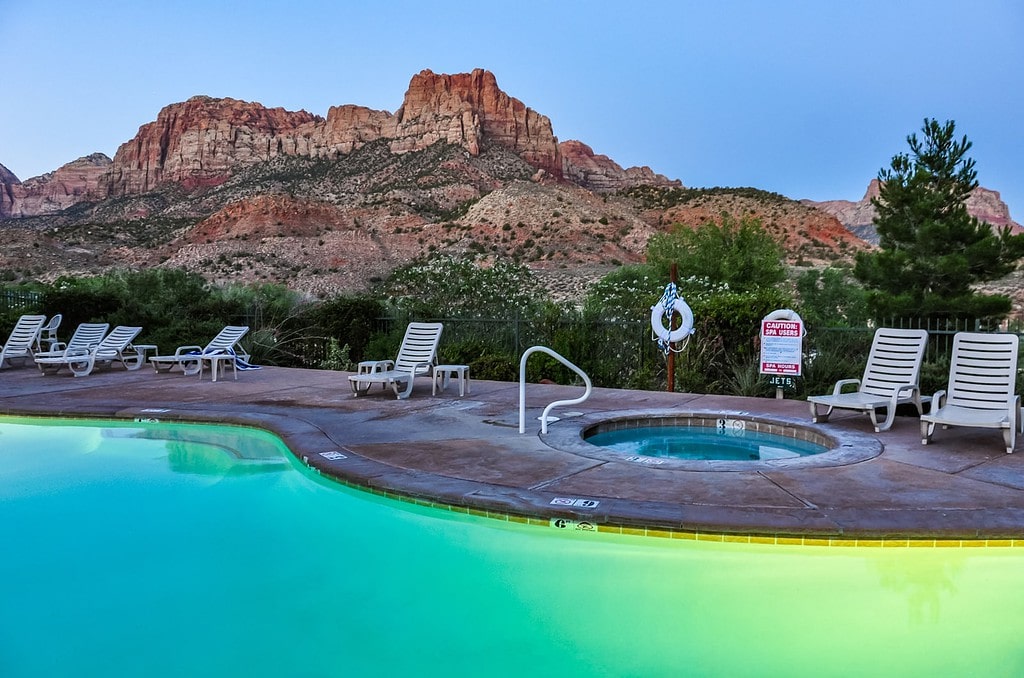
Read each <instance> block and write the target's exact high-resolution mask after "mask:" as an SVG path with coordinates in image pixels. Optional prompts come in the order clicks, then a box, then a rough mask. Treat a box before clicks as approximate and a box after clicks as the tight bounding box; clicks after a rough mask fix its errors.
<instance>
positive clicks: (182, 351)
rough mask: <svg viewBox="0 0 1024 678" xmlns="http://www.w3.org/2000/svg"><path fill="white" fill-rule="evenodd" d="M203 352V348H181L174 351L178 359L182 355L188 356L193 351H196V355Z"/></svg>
mask: <svg viewBox="0 0 1024 678" xmlns="http://www.w3.org/2000/svg"><path fill="white" fill-rule="evenodd" d="M202 350H203V347H202V346H179V347H178V348H176V349H175V350H174V357H175V358H177V357H178V356H181V355H187V354H189V353H192V352H193V351H195V352H196V353H199V352H201V351H202Z"/></svg>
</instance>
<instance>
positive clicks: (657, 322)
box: [651, 297, 693, 343]
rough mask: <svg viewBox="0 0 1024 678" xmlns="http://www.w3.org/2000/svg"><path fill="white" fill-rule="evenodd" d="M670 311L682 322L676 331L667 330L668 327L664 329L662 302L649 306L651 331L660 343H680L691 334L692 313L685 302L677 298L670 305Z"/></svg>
mask: <svg viewBox="0 0 1024 678" xmlns="http://www.w3.org/2000/svg"><path fill="white" fill-rule="evenodd" d="M672 310H673V311H675V312H676V313H678V314H679V317H680V318H682V322H681V323H680V324H679V327H677V328H676V329H674V330H669V328H668V327H665V307H664V306H663V305H662V302H660V301H659V302H658V303H656V304H655V305H654V306H651V329H652V330H653V331H654V334H655V336H657V337H658V339H659V340H660V341H662V342H673V343H674V342H677V341H682V340H683V339H685V338H686V337H688V336H690V335H691V334H693V311H691V310H690V307H689V306H688V305H687V304H686V302H685V301H683V300H682V299H679V298H678V297H677V298H676V300H675V302H674V303H673V304H672Z"/></svg>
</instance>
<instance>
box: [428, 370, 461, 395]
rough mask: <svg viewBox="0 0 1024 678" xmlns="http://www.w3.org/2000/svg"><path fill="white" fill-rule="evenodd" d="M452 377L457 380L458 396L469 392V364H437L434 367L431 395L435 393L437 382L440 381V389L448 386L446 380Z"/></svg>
mask: <svg viewBox="0 0 1024 678" xmlns="http://www.w3.org/2000/svg"><path fill="white" fill-rule="evenodd" d="M452 377H455V378H456V379H458V381H459V395H460V396H464V395H466V394H467V393H469V365H438V366H437V367H435V368H434V377H433V382H434V383H433V386H432V387H431V395H437V387H438V382H440V385H441V390H442V391H443V390H445V389H446V388H448V382H449V381H451V379H452Z"/></svg>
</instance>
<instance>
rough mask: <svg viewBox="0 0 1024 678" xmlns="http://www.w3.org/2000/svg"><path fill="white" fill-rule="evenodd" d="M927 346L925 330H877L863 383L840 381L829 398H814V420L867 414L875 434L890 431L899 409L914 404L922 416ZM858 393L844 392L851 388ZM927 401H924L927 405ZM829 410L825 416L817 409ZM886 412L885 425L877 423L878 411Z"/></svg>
mask: <svg viewBox="0 0 1024 678" xmlns="http://www.w3.org/2000/svg"><path fill="white" fill-rule="evenodd" d="M927 344H928V332H927V331H926V330H901V329H893V328H889V327H880V328H878V329H877V330H875V337H874V339H873V340H872V341H871V350H870V351H869V352H868V362H867V365H866V366H865V367H864V376H863V378H861V379H841V380H839V381H837V382H836V385H835V387H834V388H833V389H832V393H831V394H829V395H820V396H811V397H809V398H808V399H807V401H808V402H809V403H810V405H811V419H812V420H813V421H814V422H815V423H818V424H820V423H824V422H826V421H828V418H829V415H831V414H832V410H833V408H839V409H847V410H860V411H862V412H867V414H868V416H870V417H871V423H872V424H873V425H874V427H875V432H876V433H877V432H881V431H887V430H888V429H889V427H890V426H892V422H893V419H894V418H895V417H896V406H897V405H902V404H904V403H913V404H914V406H915V407H917V413H918V414H921V403H922V398H921V387H920V386H919V384H918V377H919V376H920V374H921V361H922V360H923V359H924V350H925V347H926V346H927ZM854 385H856V386H857V389H856V390H855V391H847V392H845V393H844V392H843V389H844V388H846V387H848V386H854ZM927 400H928V399H927V398H925V401H927ZM819 406H823V407H826V408H827V409H826V410H825V412H824V413H822V412H821V411H820V410H819V409H818V408H819ZM880 409H884V410H885V421H883V422H882V423H879V422H878V410H880Z"/></svg>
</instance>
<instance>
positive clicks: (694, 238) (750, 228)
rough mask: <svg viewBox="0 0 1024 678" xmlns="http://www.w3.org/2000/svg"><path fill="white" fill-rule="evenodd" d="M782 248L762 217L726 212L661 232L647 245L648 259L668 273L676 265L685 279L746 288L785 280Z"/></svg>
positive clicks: (743, 289)
mask: <svg viewBox="0 0 1024 678" xmlns="http://www.w3.org/2000/svg"><path fill="white" fill-rule="evenodd" d="M782 259H783V249H782V246H781V245H779V244H778V243H777V242H775V241H774V240H773V239H772V237H771V235H769V233H768V232H767V231H765V230H764V228H763V226H762V225H761V221H760V219H755V218H749V217H744V218H742V219H740V220H739V221H737V220H736V219H735V218H734V217H732V216H731V215H729V214H728V213H723V214H722V216H721V221H720V223H715V222H713V221H709V222H706V223H704V224H701V225H700V226H698V227H696V228H689V227H687V226H683V225H677V226H676V227H675V229H674V230H673V231H672V232H671V233H657V234H655V235H653V236H651V239H650V240H649V241H648V243H647V262H648V263H649V264H650V265H652V266H654V267H655V268H656V269H657V270H658V271H659V272H661V273H663V274H664V275H665V276H666V279H667V276H668V270H669V267H670V266H671V265H672V264H673V263H675V264H677V266H678V269H679V277H680V278H681V279H687V278H698V279H704V280H706V281H707V282H709V283H711V284H725V285H728V286H729V288H730V289H733V290H736V291H740V292H747V291H752V290H756V289H758V288H762V287H772V286H774V285H777V284H778V283H780V282H782V281H783V280H785V279H786V269H785V266H784V265H783V263H782Z"/></svg>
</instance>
